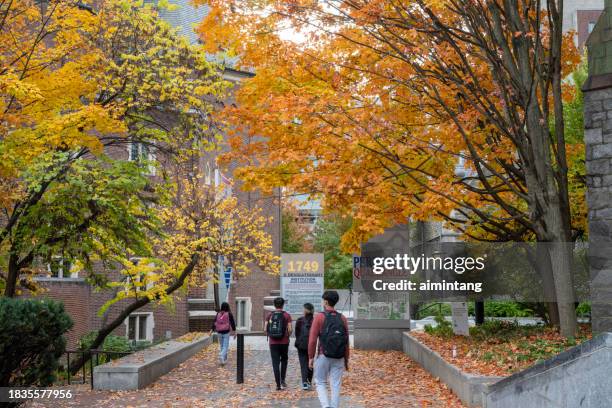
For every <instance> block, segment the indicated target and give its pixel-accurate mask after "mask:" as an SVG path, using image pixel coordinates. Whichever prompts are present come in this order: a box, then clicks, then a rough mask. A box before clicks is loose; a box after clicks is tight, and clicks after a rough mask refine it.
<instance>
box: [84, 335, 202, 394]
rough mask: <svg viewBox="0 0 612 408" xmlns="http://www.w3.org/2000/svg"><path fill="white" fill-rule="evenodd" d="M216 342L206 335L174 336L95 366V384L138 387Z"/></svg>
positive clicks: (108, 387) (112, 387) (99, 387)
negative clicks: (178, 338) (193, 337)
mask: <svg viewBox="0 0 612 408" xmlns="http://www.w3.org/2000/svg"><path fill="white" fill-rule="evenodd" d="M211 343H212V337H210V336H203V337H200V338H199V339H196V340H193V341H191V342H182V341H176V340H170V341H166V342H163V343H161V344H158V345H156V346H153V347H151V348H148V349H145V350H142V351H139V352H136V353H134V354H130V355H129V356H126V357H123V358H120V359H117V360H114V361H111V362H109V363H107V364H103V365H100V366H97V367H95V368H94V378H93V382H94V384H93V388H94V389H97V390H136V389H140V388H144V387H146V386H147V385H149V384H151V383H152V382H154V381H155V380H157V379H158V378H159V377H161V376H162V375H164V374H166V373H167V372H169V371H170V370H172V369H174V368H175V367H177V366H178V365H179V364H181V363H182V362H184V361H185V360H187V359H188V358H190V357H191V356H193V355H194V354H196V353H197V352H199V351H200V350H202V349H203V348H205V347H207V346H208V345H210V344H211Z"/></svg>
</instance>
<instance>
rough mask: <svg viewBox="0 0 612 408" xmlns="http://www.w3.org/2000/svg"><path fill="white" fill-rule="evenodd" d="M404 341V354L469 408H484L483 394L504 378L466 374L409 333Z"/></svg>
mask: <svg viewBox="0 0 612 408" xmlns="http://www.w3.org/2000/svg"><path fill="white" fill-rule="evenodd" d="M402 340H403V348H404V353H406V354H407V355H408V356H410V358H411V359H412V360H414V361H416V362H417V363H419V364H420V365H421V366H422V367H423V368H424V369H425V370H427V371H428V372H429V373H430V374H431V375H433V376H434V377H438V378H439V379H440V381H442V382H443V383H445V384H446V385H447V386H448V387H449V388H450V389H451V390H453V392H454V393H455V394H457V396H458V397H459V399H461V401H462V402H463V403H464V404H466V405H467V406H469V407H480V406H482V404H483V392H485V391H486V390H487V388H488V386H489V385H490V384H493V383H495V382H497V381H499V380H500V379H502V378H503V377H489V376H484V375H475V374H469V373H465V372H463V371H461V370H460V369H458V368H457V367H455V366H454V365H452V364H450V363H449V362H447V361H446V360H444V359H443V358H442V357H441V356H440V355H439V354H438V353H436V352H435V351H433V350H431V349H430V348H429V347H427V346H426V345H424V344H423V343H421V342H419V341H418V340H417V339H416V338H414V337H412V336H411V335H410V333H408V332H405V333H404V334H403V339H402Z"/></svg>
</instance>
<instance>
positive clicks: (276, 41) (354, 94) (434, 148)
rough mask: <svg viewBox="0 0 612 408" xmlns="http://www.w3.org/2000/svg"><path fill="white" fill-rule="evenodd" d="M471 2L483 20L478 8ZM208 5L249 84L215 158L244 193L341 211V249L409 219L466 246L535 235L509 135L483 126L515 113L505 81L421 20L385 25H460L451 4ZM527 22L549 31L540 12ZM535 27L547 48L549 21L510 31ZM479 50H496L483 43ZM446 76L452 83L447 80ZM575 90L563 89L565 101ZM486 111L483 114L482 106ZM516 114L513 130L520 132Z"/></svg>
mask: <svg viewBox="0 0 612 408" xmlns="http://www.w3.org/2000/svg"><path fill="white" fill-rule="evenodd" d="M417 3H418V4H417ZM476 3H477V5H478V7H483V10H485V11H484V12H486V10H487V9H486V4H485V3H483V2H476ZM210 4H211V6H212V7H213V10H214V11H213V13H211V15H210V16H209V18H208V19H206V20H205V22H204V23H203V25H202V26H201V27H200V33H201V35H202V38H203V39H204V41H205V43H206V44H207V47H208V48H209V50H217V51H219V50H222V51H223V52H225V53H228V54H231V55H239V56H240V60H241V62H240V64H241V65H242V66H246V67H250V68H254V69H255V71H256V74H257V75H256V76H255V77H254V78H251V79H249V80H247V81H245V82H244V84H243V86H242V87H241V88H240V89H239V90H238V91H237V94H236V99H237V104H236V105H233V106H231V107H228V108H227V109H226V110H225V112H224V116H225V119H226V121H227V123H228V125H229V128H230V145H231V147H232V151H231V152H230V153H228V154H227V155H225V159H226V160H227V161H228V162H229V161H235V160H237V161H240V162H241V163H242V164H243V165H242V167H241V168H240V170H239V171H238V176H239V177H241V178H242V179H244V180H245V181H246V182H247V185H248V186H251V187H258V188H264V189H268V190H269V189H271V188H273V187H275V186H285V187H287V188H288V189H289V190H293V191H297V192H300V193H302V192H308V193H313V194H318V195H320V196H321V197H322V198H323V204H324V206H325V207H326V208H327V209H329V210H332V211H337V212H341V213H345V214H350V215H351V216H352V217H353V219H354V220H355V221H354V225H353V227H352V229H351V230H349V232H348V233H347V234H346V235H345V237H344V240H343V245H344V248H345V249H346V250H347V251H355V250H357V249H358V246H359V244H360V242H362V241H363V240H366V239H367V238H369V237H370V236H372V235H374V234H377V233H379V232H381V231H382V230H383V229H384V228H386V227H388V226H390V225H392V224H394V223H396V222H401V221H405V220H406V219H407V218H412V219H414V220H446V221H448V220H449V219H451V218H454V219H455V221H453V222H451V224H452V225H451V226H452V227H455V228H457V229H459V230H460V231H461V232H463V233H464V234H465V235H466V237H470V238H476V239H498V238H499V236H498V235H496V232H497V233H499V231H498V230H496V228H497V227H496V225H504V224H507V230H510V231H516V235H515V236H514V238H515V239H516V238H518V237H520V238H521V239H532V238H533V235H532V233H531V232H530V231H529V230H528V228H527V229H525V228H524V224H525V223H527V221H525V220H526V219H527V218H528V215H527V204H526V202H525V198H524V197H525V195H524V194H523V193H524V185H522V184H523V182H522V181H520V180H519V181H517V180H514V179H513V178H514V177H515V176H517V175H516V174H511V173H509V171H508V169H507V167H506V165H507V163H513V162H515V161H516V160H517V155H518V153H517V149H516V146H515V141H513V140H512V137H511V135H512V132H513V131H514V129H508V132H505V131H504V129H500V126H499V125H496V124H493V123H491V119H490V117H487V114H492V115H500V116H499V117H500V118H502V117H503V115H504V112H505V108H506V107H507V106H508V105H509V104H515V103H516V102H515V101H514V99H512V98H513V95H512V93H511V92H510V91H509V90H508V89H507V85H506V84H504V81H503V80H500V79H499V78H495V77H494V76H493V74H492V71H491V67H490V65H489V60H488V59H487V56H486V55H483V53H484V51H483V50H481V49H478V48H476V47H473V46H471V45H470V43H469V41H463V42H462V41H457V42H455V43H453V42H450V41H449V42H438V41H436V39H435V38H434V37H430V36H428V35H427V34H426V33H425V30H426V29H427V28H428V27H429V26H426V25H425V24H424V23H423V24H422V23H421V22H420V21H418V20H414V21H412V27H411V28H409V29H408V28H407V27H404V26H402V27H401V28H397V29H395V28H394V27H393V22H394V21H397V22H399V23H398V26H400V25H401V24H403V23H405V22H406V21H410V19H411V18H412V15H418V13H417V12H415V9H416V8H417V7H420V8H419V9H418V10H420V12H422V13H431V16H429V17H428V18H431V20H432V21H435V19H440V20H441V21H444V22H445V23H446V24H449V25H452V24H454V23H455V24H457V25H460V24H461V21H460V18H459V17H458V15H457V13H455V12H452V11H451V10H450V9H449V7H448V2H446V1H442V0H440V1H420V2H416V3H415V5H413V6H411V7H414V9H413V8H408V7H407V8H405V9H402V8H401V7H397V4H396V3H395V2H391V1H385V0H377V1H369V2H335V5H336V6H335V7H336V8H334V6H333V4H332V2H311V1H298V0H293V1H282V0H269V1H248V0H243V1H238V0H233V1H223V2H221V1H214V0H213V1H211V2H210ZM529 15H530V18H532V19H535V18H541V19H543V20H542V21H545V16H546V14H545V13H544V12H540V11H536V10H529ZM423 17H425V14H423ZM389 27H391V28H389ZM534 27H543V28H542V29H541V30H540V32H539V33H538V34H539V35H541V36H542V37H543V38H547V36H548V29H547V27H546V24H545V23H544V24H541V25H538V24H535V23H533V24H532V25H531V26H530V27H526V28H525V30H524V31H522V32H520V33H512V32H507V33H506V35H507V36H509V37H515V38H517V39H520V38H521V36H524V37H525V38H530V37H533V35H534V34H535V31H534V30H535V28H534ZM538 29H539V28H538ZM449 35H450V34H449ZM454 35H457V36H460V35H461V33H460V31H459V32H457V33H455V34H454ZM390 37H391V38H390ZM482 41H483V42H484V43H486V44H489V45H490V52H495V51H494V50H495V47H496V46H497V45H496V42H495V41H494V39H493V38H483V39H482ZM563 49H564V56H563V65H562V70H563V75H567V74H569V73H570V72H571V71H572V70H573V69H574V68H575V66H576V64H577V62H578V54H577V52H576V50H575V49H574V47H573V43H572V40H571V37H570V35H569V34H568V35H566V37H565V39H564V48H563ZM466 67H469V72H465V70H467V69H468V68H466ZM455 77H457V78H461V79H462V81H461V83H457V82H453V80H451V79H445V78H455ZM466 89H476V90H477V91H476V92H475V94H474V95H477V96H474V95H469V94H466V93H465V90H466ZM572 92H573V88H572V87H571V86H565V87H564V98H570V97H572ZM508 97H510V98H511V99H508ZM537 97H538V98H540V99H541V98H546V99H550V98H552V93H551V92H549V93H548V94H547V95H544V96H542V95H541V94H538V95H537ZM469 98H478V99H479V100H478V101H477V102H473V101H470V100H469ZM485 105H486V106H487V109H488V112H483V111H482V110H481V109H479V107H481V106H485ZM521 115H522V113H521V112H520V110H519V113H518V116H517V117H515V118H513V119H512V120H513V121H514V122H515V123H520V121H521V120H522V118H524V117H522V116H521ZM505 120H506V119H505V118H503V119H500V122H503V121H505ZM543 125H546V124H543ZM509 134H510V136H508V135H509ZM471 149H473V151H472V150H471ZM568 150H569V151H573V152H575V151H577V150H576V149H568ZM474 157H478V160H475V159H474ZM578 157H579V156H578ZM458 169H459V170H461V171H462V174H458ZM479 171H481V172H482V171H484V172H486V173H487V175H486V176H484V177H486V178H488V179H489V183H488V184H489V185H483V184H482V180H480V179H479V177H478V174H477V173H478V172H479ZM470 177H472V179H470ZM482 177H483V176H480V178H482ZM518 177H519V178H520V174H519V175H518ZM508 180H510V181H508ZM504 183H507V184H513V185H516V188H515V189H511V188H502V187H500V186H502V185H503V184H504ZM491 190H494V192H491ZM499 201H505V202H506V203H508V204H509V207H504V206H501V205H500V204H499ZM509 208H510V209H509ZM476 211H478V212H479V215H478V216H474V214H475V213H476ZM458 212H459V213H460V214H459V219H458V218H457V217H456V216H457V215H458ZM517 212H518V213H519V214H518V215H517ZM521 212H522V214H520V213H521ZM483 218H485V219H489V220H493V221H492V222H489V224H487V222H488V221H486V220H485V221H483ZM521 219H522V220H523V224H522V225H521V223H520V222H519V220H521ZM581 219H582V218H581ZM491 226H493V227H495V228H492V227H491Z"/></svg>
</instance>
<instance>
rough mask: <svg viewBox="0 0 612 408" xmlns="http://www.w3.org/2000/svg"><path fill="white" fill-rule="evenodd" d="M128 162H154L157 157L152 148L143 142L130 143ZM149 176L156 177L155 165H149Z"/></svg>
mask: <svg viewBox="0 0 612 408" xmlns="http://www.w3.org/2000/svg"><path fill="white" fill-rule="evenodd" d="M128 160H129V161H135V162H143V161H147V162H153V161H154V160H155V155H154V154H153V152H151V147H150V146H148V145H146V144H145V143H142V142H130V143H129V144H128ZM147 170H148V174H149V175H151V176H154V175H155V166H154V165H153V163H149V165H148V169H147Z"/></svg>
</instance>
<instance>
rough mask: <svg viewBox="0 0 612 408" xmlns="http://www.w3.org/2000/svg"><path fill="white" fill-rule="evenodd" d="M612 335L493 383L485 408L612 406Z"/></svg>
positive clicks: (600, 337)
mask: <svg viewBox="0 0 612 408" xmlns="http://www.w3.org/2000/svg"><path fill="white" fill-rule="evenodd" d="M611 365H612V334H611V333H604V334H602V335H600V336H597V337H595V338H593V339H591V340H589V341H585V342H584V343H582V344H580V345H578V346H576V347H573V348H571V349H569V350H566V351H564V352H562V353H559V354H558V355H556V356H554V357H552V358H550V359H548V360H545V361H542V362H540V363H538V364H535V365H533V366H531V367H529V368H527V369H525V370H523V371H520V372H518V373H515V374H513V375H511V376H509V377H506V378H504V379H502V380H501V381H498V382H497V383H495V384H491V385H490V386H489V387H488V388H487V389H486V390H485V392H484V396H483V406H484V407H485V408H505V407H522V408H541V407H548V406H551V407H552V406H554V407H564V408H573V407H584V408H600V407H607V406H610V405H609V403H610V401H612V377H611V376H610V366H611Z"/></svg>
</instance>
